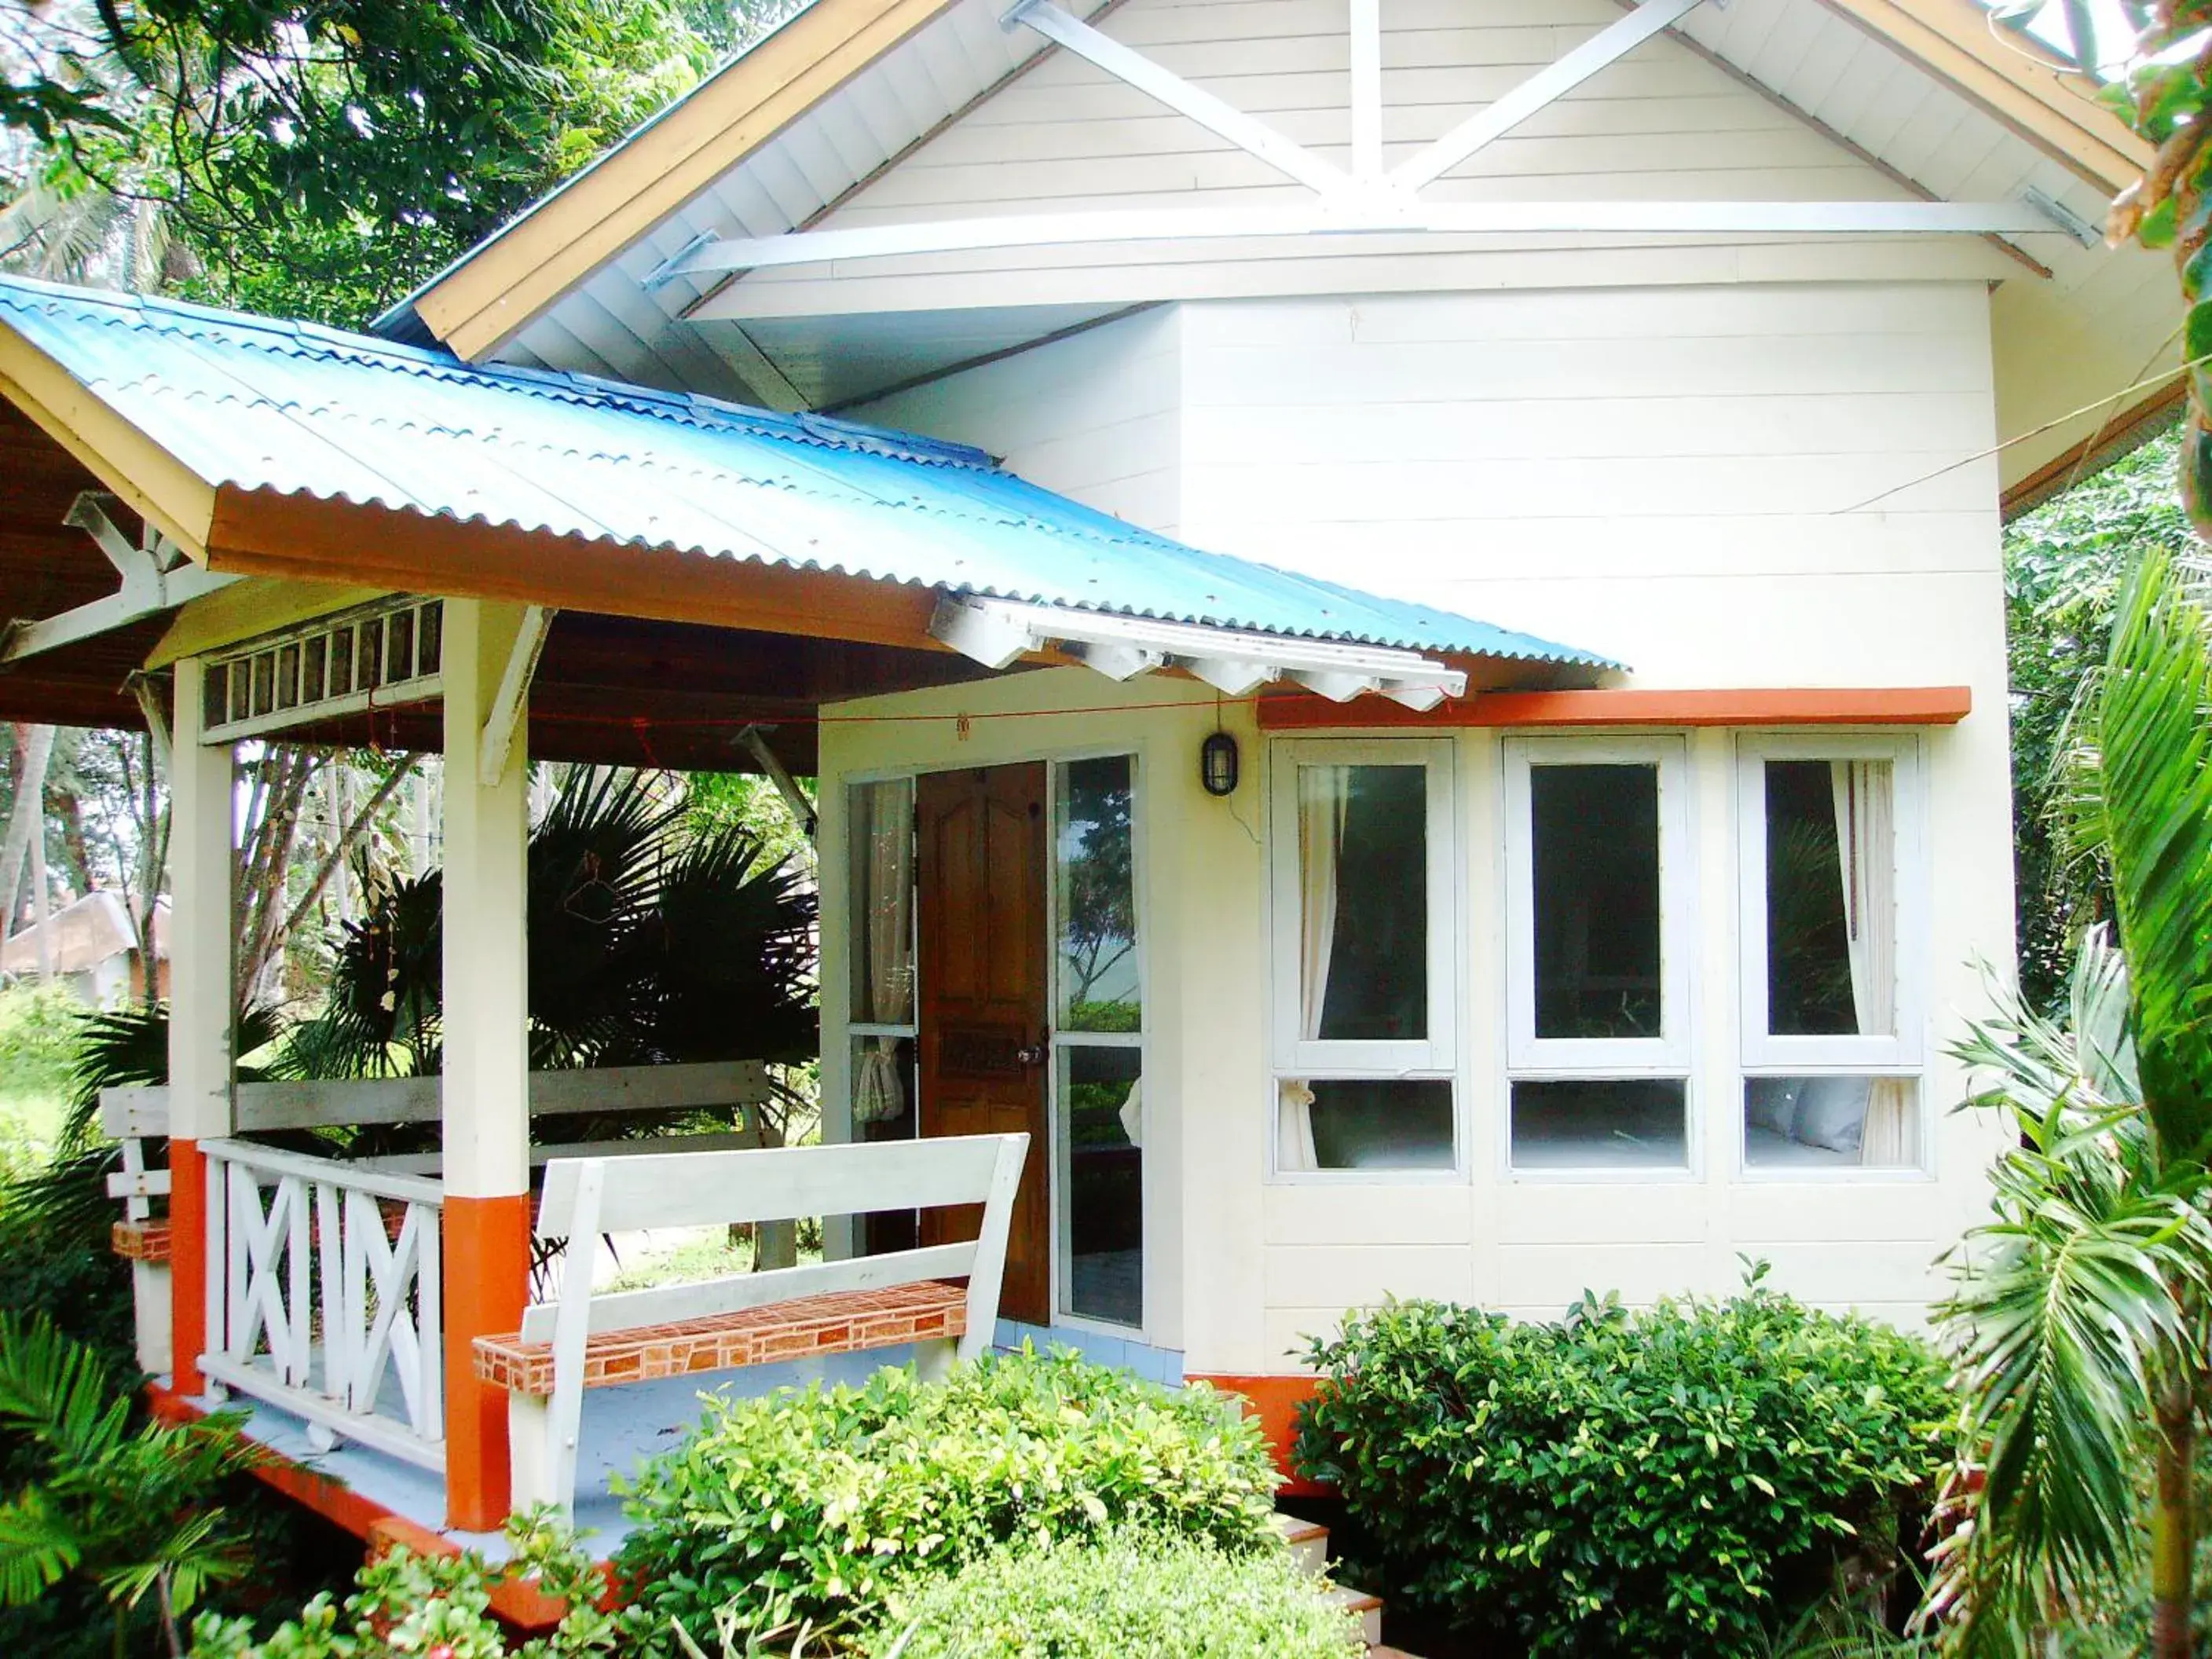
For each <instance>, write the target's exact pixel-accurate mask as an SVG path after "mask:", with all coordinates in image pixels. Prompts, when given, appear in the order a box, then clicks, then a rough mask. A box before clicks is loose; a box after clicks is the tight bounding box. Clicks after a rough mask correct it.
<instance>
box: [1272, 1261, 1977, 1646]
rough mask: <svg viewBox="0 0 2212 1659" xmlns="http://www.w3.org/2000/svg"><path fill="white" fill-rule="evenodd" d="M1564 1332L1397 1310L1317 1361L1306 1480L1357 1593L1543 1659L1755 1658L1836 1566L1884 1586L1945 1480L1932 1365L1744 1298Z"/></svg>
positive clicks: (1582, 1309)
mask: <svg viewBox="0 0 2212 1659" xmlns="http://www.w3.org/2000/svg"><path fill="white" fill-rule="evenodd" d="M1763 1271H1764V1269H1763V1268H1760V1269H1754V1270H1753V1276H1752V1277H1753V1282H1752V1283H1751V1284H1750V1285H1747V1289H1746V1291H1744V1292H1743V1293H1742V1294H1741V1295H1739V1296H1736V1297H1733V1298H1731V1299H1729V1300H1728V1301H1725V1302H1711V1301H1704V1300H1690V1301H1681V1302H1662V1304H1659V1305H1658V1306H1656V1307H1655V1308H1653V1309H1651V1310H1649V1311H1648V1312H1644V1313H1640V1314H1631V1313H1628V1312H1626V1311H1625V1310H1622V1309H1621V1308H1620V1305H1619V1304H1618V1303H1617V1302H1614V1301H1613V1300H1611V1299H1608V1300H1607V1301H1606V1302H1603V1303H1595V1302H1592V1301H1589V1300H1585V1301H1584V1302H1583V1303H1581V1304H1577V1306H1576V1307H1575V1308H1574V1309H1573V1310H1571V1312H1570V1313H1569V1315H1568V1316H1567V1317H1566V1319H1565V1320H1564V1321H1563V1322H1560V1323H1558V1324H1553V1325H1534V1324H1520V1323H1516V1322H1512V1321H1510V1320H1508V1319H1505V1318H1504V1317H1503V1316H1498V1315H1496V1314H1489V1313H1484V1312H1480V1311H1479V1310H1474V1309H1468V1308H1459V1307H1449V1306H1445V1305H1442V1304H1437V1303H1431V1302H1413V1303H1400V1304H1392V1305H1390V1306H1388V1307H1384V1308H1383V1309H1380V1310H1376V1311H1373V1312H1371V1313H1367V1314H1363V1315H1359V1316H1355V1317H1353V1318H1352V1320H1350V1321H1349V1322H1347V1323H1346V1327H1345V1330H1344V1334H1343V1336H1342V1337H1341V1339H1340V1340H1337V1341H1334V1342H1328V1343H1316V1345H1315V1346H1314V1349H1313V1352H1312V1358H1313V1360H1314V1361H1315V1363H1316V1367H1317V1369H1319V1370H1322V1371H1323V1372H1325V1373H1326V1379H1325V1381H1324V1382H1323V1383H1322V1387H1321V1389H1320V1392H1319V1394H1318V1395H1317V1397H1316V1400H1315V1401H1313V1402H1312V1404H1311V1405H1310V1407H1307V1409H1306V1412H1305V1413H1304V1417H1303V1419H1302V1421H1301V1425H1300V1431H1299V1437H1298V1443H1297V1459H1298V1463H1299V1466H1300V1468H1301V1469H1302V1470H1303V1472H1304V1473H1305V1474H1308V1475H1310V1476H1311V1477H1313V1478H1315V1479H1317V1480H1327V1481H1330V1482H1332V1483H1334V1485H1335V1486H1336V1487H1337V1488H1338V1490H1339V1491H1340V1492H1341V1493H1342V1495H1343V1497H1344V1499H1345V1502H1346V1505H1347V1506H1348V1509H1349V1511H1350V1514H1351V1516H1352V1519H1353V1521H1354V1522H1355V1523H1356V1530H1357V1531H1358V1533H1360V1534H1364V1546H1363V1548H1364V1552H1365V1553H1368V1554H1370V1555H1371V1557H1372V1559H1371V1561H1370V1562H1368V1563H1366V1564H1365V1565H1371V1566H1372V1567H1373V1568H1375V1569H1376V1574H1377V1582H1374V1583H1370V1585H1369V1588H1370V1589H1376V1590H1377V1591H1380V1592H1381V1593H1383V1594H1384V1595H1388V1596H1389V1597H1391V1598H1393V1599H1394V1600H1401V1599H1402V1601H1404V1603H1405V1604H1407V1605H1408V1606H1411V1607H1418V1608H1421V1609H1425V1610H1427V1611H1429V1612H1431V1613H1437V1614H1439V1615H1441V1616H1443V1617H1444V1618H1446V1619H1448V1620H1449V1621H1450V1622H1451V1623H1452V1624H1453V1625H1455V1626H1457V1627H1459V1628H1461V1629H1463V1630H1468V1631H1471V1632H1488V1633H1490V1634H1492V1635H1498V1634H1507V1635H1510V1636H1514V1637H1517V1638H1519V1639H1520V1640H1521V1641H1522V1642H1523V1643H1525V1644H1527V1647H1528V1650H1529V1651H1530V1652H1531V1653H1534V1654H1552V1653H1568V1652H1571V1653H1576V1654H1601V1653H1624V1654H1639V1655H1642V1654H1654V1653H1700V1654H1739V1653H1756V1652H1759V1651H1760V1650H1763V1649H1764V1648H1765V1646H1766V1644H1767V1643H1768V1642H1769V1641H1770V1640H1771V1633H1772V1632H1773V1631H1774V1630H1775V1629H1776V1628H1777V1627H1778V1626H1780V1625H1783V1624H1784V1623H1786V1622H1787V1620H1788V1619H1789V1617H1790V1614H1791V1613H1793V1612H1795V1611H1796V1607H1795V1606H1792V1605H1789V1604H1790V1603H1791V1602H1796V1603H1798V1604H1801V1605H1802V1604H1803V1603H1806V1602H1809V1601H1813V1600H1814V1598H1816V1597H1817V1596H1818V1595H1820V1594H1822V1593H1824V1592H1826V1590H1827V1589H1828V1588H1829V1586H1830V1584H1831V1583H1832V1582H1833V1581H1834V1579H1835V1577H1836V1568H1837V1567H1838V1565H1839V1562H1840V1559H1841V1558H1844V1557H1847V1556H1856V1557H1857V1559H1856V1560H1855V1561H1853V1562H1852V1563H1851V1570H1850V1574H1849V1577H1851V1578H1852V1579H1854V1580H1855V1581H1859V1582H1863V1580H1864V1579H1866V1578H1868V1577H1875V1578H1877V1579H1878V1578H1880V1577H1881V1576H1882V1575H1883V1574H1885V1573H1887V1572H1889V1571H1893V1570H1894V1565H1895V1561H1896V1544H1897V1538H1898V1532H1899V1514H1900V1511H1901V1510H1902V1509H1903V1508H1904V1507H1905V1505H1906V1504H1908V1503H1909V1502H1910V1500H1911V1497H1912V1494H1913V1493H1915V1492H1917V1491H1918V1490H1920V1489H1921V1488H1922V1487H1923V1486H1924V1485H1925V1483H1926V1482H1928V1481H1929V1480H1930V1478H1931V1477H1932V1475H1933V1474H1934V1472H1935V1470H1936V1468H1937V1466H1938V1464H1939V1462H1940V1458H1941V1452H1942V1442H1941V1438H1940V1436H1939V1434H1938V1433H1937V1432H1936V1425H1937V1424H1938V1422H1939V1420H1940V1419H1942V1417H1943V1415H1944V1411H1945V1402H1944V1395H1943V1389H1942V1384H1943V1376H1944V1370H1943V1365H1942V1361H1941V1360H1940V1358H1938V1357H1937V1355H1936V1352H1935V1351H1934V1350H1933V1349H1932V1348H1930V1347H1929V1346H1928V1344H1926V1343H1925V1342H1923V1341H1921V1340H1918V1339H1917V1338H1914V1337H1909V1336H1906V1335H1905V1334H1902V1333H1900V1332H1898V1331H1895V1330H1893V1329H1890V1328H1887V1327H1886V1326H1883V1325H1881V1324H1877V1323H1875V1322H1871V1321H1869V1320H1864V1319H1859V1318H1855V1317H1854V1318H1842V1317H1837V1316H1831V1315H1827V1314H1822V1313H1816V1312H1814V1311H1812V1310H1809V1309H1807V1308H1804V1307H1802V1306H1801V1305H1800V1304H1797V1303H1796V1302H1794V1301H1792V1300H1791V1299H1790V1298H1789V1297H1784V1296H1779V1295H1777V1294H1775V1293H1774V1292H1772V1291H1766V1290H1764V1289H1762V1288H1760V1287H1759V1285H1758V1283H1757V1279H1758V1278H1759V1275H1760V1273H1763Z"/></svg>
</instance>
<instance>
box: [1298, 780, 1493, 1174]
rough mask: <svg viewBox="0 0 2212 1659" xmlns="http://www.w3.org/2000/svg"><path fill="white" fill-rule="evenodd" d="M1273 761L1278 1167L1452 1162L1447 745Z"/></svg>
mask: <svg viewBox="0 0 2212 1659" xmlns="http://www.w3.org/2000/svg"><path fill="white" fill-rule="evenodd" d="M1275 762H1276V763H1275V766H1274V770H1273V840H1272V844H1273V910H1274V937H1275V939H1276V942H1277V943H1276V950H1275V952H1274V957H1275V961H1276V963H1277V969H1276V974H1275V991H1274V1028H1275V1045H1274V1046H1275V1060H1276V1066H1275V1088H1276V1136H1275V1167H1276V1168H1277V1169H1278V1170H1283V1171H1285V1172H1294V1173H1295V1172H1304V1171H1308V1170H1451V1169H1454V1168H1455V1167H1456V1166H1457V1162H1458V1153H1457V1137H1456V1135H1455V1132H1454V1124H1455V1120H1456V1116H1457V1113H1456V1110H1455V1103H1454V1101H1455V1091H1454V1088H1453V1079H1452V1066H1453V1060H1454V1055H1453V1046H1454V1044H1453V1038H1454V1025H1455V1019H1454V1012H1455V1000H1456V997H1457V984H1458V979H1457V975H1456V974H1455V971H1454V949H1455V938H1456V931H1457V930H1456V928H1455V925H1454V917H1455V912H1456V905H1455V902H1454V893H1455V886H1454V878H1453V867H1452V854H1451V848H1452V842H1453V836H1452V809H1451V778H1452V769H1451V767H1452V751H1451V745H1450V744H1449V741H1436V740H1428V739H1409V740H1401V741H1384V742H1373V743H1334V742H1291V743H1284V744H1278V745H1277V747H1276V750H1275Z"/></svg>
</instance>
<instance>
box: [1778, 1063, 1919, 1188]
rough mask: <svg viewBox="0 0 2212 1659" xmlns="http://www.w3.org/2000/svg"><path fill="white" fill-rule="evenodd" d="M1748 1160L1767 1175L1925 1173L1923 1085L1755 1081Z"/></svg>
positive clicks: (1873, 1081)
mask: <svg viewBox="0 0 2212 1659" xmlns="http://www.w3.org/2000/svg"><path fill="white" fill-rule="evenodd" d="M1743 1161H1744V1164H1745V1165H1746V1166H1747V1168H1751V1169H1764V1170H1776V1169H1780V1170H1789V1169H1803V1170H1815V1169H1870V1170H1908V1169H1913V1168H1917V1166H1918V1164H1919V1163H1920V1087H1919V1085H1918V1083H1917V1082H1916V1081H1915V1080H1914V1079H1911V1078H1874V1077H1754V1078H1747V1079H1745V1080H1744V1085H1743Z"/></svg>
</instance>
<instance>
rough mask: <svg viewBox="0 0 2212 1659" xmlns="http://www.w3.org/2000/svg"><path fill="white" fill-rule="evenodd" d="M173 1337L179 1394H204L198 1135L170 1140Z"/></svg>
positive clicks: (202, 1173)
mask: <svg viewBox="0 0 2212 1659" xmlns="http://www.w3.org/2000/svg"><path fill="white" fill-rule="evenodd" d="M169 1338H170V1346H171V1348H172V1349H173V1352H174V1353H175V1355H176V1358H175V1360H174V1362H173V1365H174V1370H175V1372H176V1386H177V1391H178V1392H179V1394H185V1395H193V1394H197V1393H198V1392H199V1391H200V1389H201V1388H202V1386H203V1384H202V1382H201V1378H200V1356H201V1355H202V1354H204V1353H205V1352H207V1162H206V1160H205V1159H204V1158H201V1156H200V1147H199V1143H198V1142H197V1140H186V1139H172V1140H171V1141H170V1142H169Z"/></svg>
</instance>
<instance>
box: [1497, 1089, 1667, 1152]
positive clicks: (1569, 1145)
mask: <svg viewBox="0 0 2212 1659" xmlns="http://www.w3.org/2000/svg"><path fill="white" fill-rule="evenodd" d="M1686 1090H1687V1085H1686V1084H1684V1082H1683V1081H1682V1080H1681V1079H1680V1078H1631V1079H1583V1080H1578V1081H1574V1082H1550V1083H1516V1084H1515V1085H1513V1167H1514V1168H1515V1169H1516V1170H1614V1169H1620V1170H1634V1169H1655V1168H1656V1169H1669V1170H1679V1169H1681V1168H1683V1167H1684V1166H1685V1165H1686V1164H1687V1163H1688V1161H1689V1160H1688V1145H1689V1142H1688V1135H1687V1133H1686V1128H1685V1125H1684V1119H1685V1109H1684V1108H1685V1100H1686Z"/></svg>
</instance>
